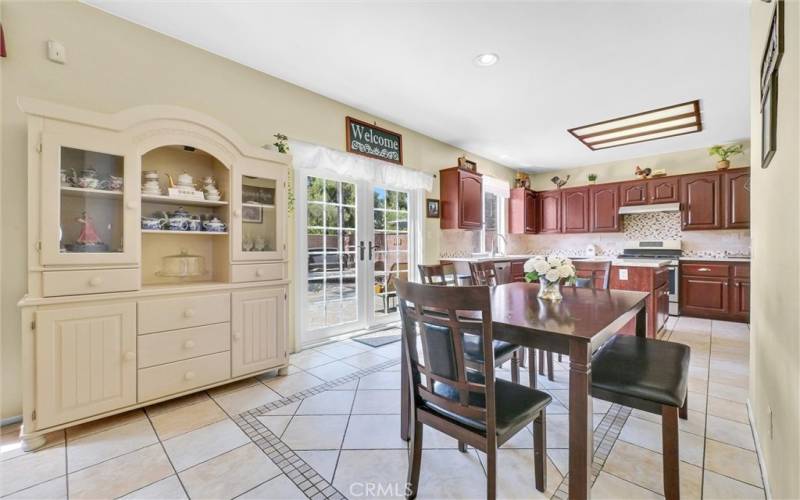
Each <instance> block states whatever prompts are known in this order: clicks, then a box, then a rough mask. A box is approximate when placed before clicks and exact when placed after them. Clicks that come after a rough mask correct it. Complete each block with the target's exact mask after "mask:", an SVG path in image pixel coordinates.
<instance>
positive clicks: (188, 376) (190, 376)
mask: <svg viewBox="0 0 800 500" xmlns="http://www.w3.org/2000/svg"><path fill="white" fill-rule="evenodd" d="M183 378H185V379H186V380H192V379H193V378H194V372H186V374H185V375H184V376H183Z"/></svg>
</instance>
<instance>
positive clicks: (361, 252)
mask: <svg viewBox="0 0 800 500" xmlns="http://www.w3.org/2000/svg"><path fill="white" fill-rule="evenodd" d="M358 258H359V260H364V241H363V240H362V241H359V242H358Z"/></svg>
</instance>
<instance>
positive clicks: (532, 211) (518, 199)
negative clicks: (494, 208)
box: [508, 188, 536, 234]
mask: <svg viewBox="0 0 800 500" xmlns="http://www.w3.org/2000/svg"><path fill="white" fill-rule="evenodd" d="M508 232H509V234H533V233H535V232H536V194H535V193H534V192H533V191H531V190H529V189H525V188H514V189H512V190H511V195H510V197H509V199H508Z"/></svg>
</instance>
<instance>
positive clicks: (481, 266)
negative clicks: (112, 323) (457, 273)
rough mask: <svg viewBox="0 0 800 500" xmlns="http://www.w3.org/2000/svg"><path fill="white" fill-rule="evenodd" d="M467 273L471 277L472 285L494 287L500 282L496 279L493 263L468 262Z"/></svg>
mask: <svg viewBox="0 0 800 500" xmlns="http://www.w3.org/2000/svg"><path fill="white" fill-rule="evenodd" d="M469 272H470V274H471V275H472V284H473V285H478V286H495V285H499V284H500V282H499V281H498V279H497V269H496V268H495V267H494V262H491V261H485V262H470V263H469Z"/></svg>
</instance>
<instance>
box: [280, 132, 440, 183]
mask: <svg viewBox="0 0 800 500" xmlns="http://www.w3.org/2000/svg"><path fill="white" fill-rule="evenodd" d="M289 148H290V152H291V154H292V158H293V160H294V162H293V163H294V167H295V168H300V169H304V170H309V171H314V170H327V171H329V172H333V173H335V174H338V175H343V176H346V177H350V178H353V179H363V180H366V181H369V182H371V183H373V184H376V185H379V186H392V187H394V188H397V189H424V190H425V191H431V190H432V189H433V175H432V174H428V173H425V172H420V171H419V170H412V169H410V168H406V167H401V166H399V165H395V164H393V163H389V162H385V161H381V160H375V159H372V158H367V157H364V156H360V155H354V154H352V153H345V152H344V151H337V150H335V149H331V148H326V147H325V146H320V145H317V144H310V143H308V142H303V141H296V140H290V141H289Z"/></svg>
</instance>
